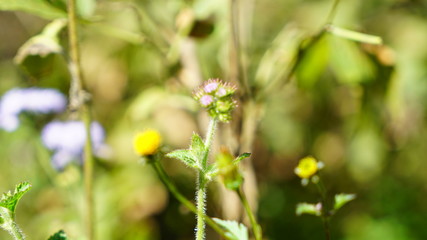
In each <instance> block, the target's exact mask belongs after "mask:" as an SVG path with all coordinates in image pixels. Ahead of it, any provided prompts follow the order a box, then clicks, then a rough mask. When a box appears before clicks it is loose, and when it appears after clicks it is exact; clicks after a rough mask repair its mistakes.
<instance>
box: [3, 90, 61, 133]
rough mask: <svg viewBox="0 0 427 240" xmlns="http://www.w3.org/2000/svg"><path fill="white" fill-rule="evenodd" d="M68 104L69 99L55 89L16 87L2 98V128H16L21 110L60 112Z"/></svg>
mask: <svg viewBox="0 0 427 240" xmlns="http://www.w3.org/2000/svg"><path fill="white" fill-rule="evenodd" d="M66 106H67V99H66V98H65V96H64V95H63V94H62V93H61V92H59V91H57V90H55V89H48V88H14V89H12V90H9V91H8V92H6V93H5V94H4V95H3V97H2V98H1V99H0V128H2V129H4V130H6V131H9V132H11V131H14V130H16V129H17V128H18V127H19V114H20V113H21V112H32V113H44V114H46V113H58V112H62V111H64V110H65V108H66Z"/></svg>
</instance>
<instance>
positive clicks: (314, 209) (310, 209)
mask: <svg viewBox="0 0 427 240" xmlns="http://www.w3.org/2000/svg"><path fill="white" fill-rule="evenodd" d="M296 214H297V215H298V216H300V215H302V214H310V215H314V216H321V215H322V204H321V203H317V204H313V203H298V205H297V209H296Z"/></svg>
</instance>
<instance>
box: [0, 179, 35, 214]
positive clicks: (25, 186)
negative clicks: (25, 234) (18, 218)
mask: <svg viewBox="0 0 427 240" xmlns="http://www.w3.org/2000/svg"><path fill="white" fill-rule="evenodd" d="M30 188H31V184H30V183H28V182H22V183H20V184H18V185H17V186H16V187H15V190H14V191H13V193H12V192H11V191H8V192H6V193H3V195H2V196H1V199H0V207H4V208H7V209H9V210H10V211H11V213H12V214H14V213H15V209H16V205H17V204H18V201H19V200H20V199H21V197H22V196H23V195H24V194H25V193H26V192H27V191H28V190H30Z"/></svg>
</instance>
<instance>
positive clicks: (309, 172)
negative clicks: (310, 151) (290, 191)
mask: <svg viewBox="0 0 427 240" xmlns="http://www.w3.org/2000/svg"><path fill="white" fill-rule="evenodd" d="M318 170H319V165H318V163H317V161H316V159H315V158H314V157H311V156H310V157H305V158H303V159H301V160H300V161H299V163H298V166H297V167H296V168H295V174H296V175H298V176H299V177H300V178H303V179H305V178H310V177H311V176H313V175H314V174H316V172H317V171H318Z"/></svg>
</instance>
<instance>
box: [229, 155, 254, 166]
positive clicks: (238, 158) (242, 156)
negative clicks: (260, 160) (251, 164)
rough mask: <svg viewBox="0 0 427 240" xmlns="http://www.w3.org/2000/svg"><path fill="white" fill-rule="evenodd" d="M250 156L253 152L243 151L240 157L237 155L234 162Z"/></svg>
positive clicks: (236, 162)
mask: <svg viewBox="0 0 427 240" xmlns="http://www.w3.org/2000/svg"><path fill="white" fill-rule="evenodd" d="M250 156H251V153H242V154H240V155H239V156H238V157H236V159H234V161H233V164H238V163H239V162H240V161H242V160H243V159H245V158H248V157H250Z"/></svg>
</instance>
